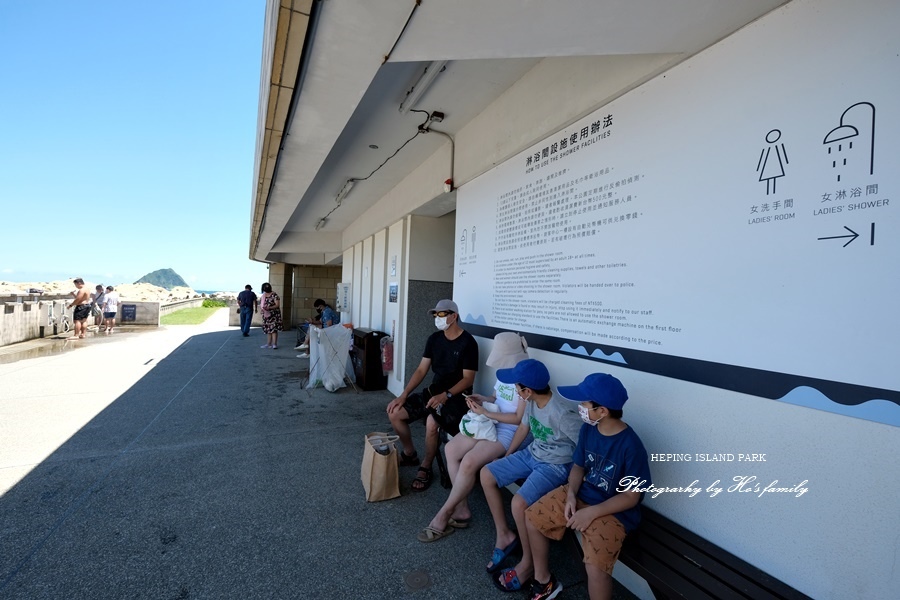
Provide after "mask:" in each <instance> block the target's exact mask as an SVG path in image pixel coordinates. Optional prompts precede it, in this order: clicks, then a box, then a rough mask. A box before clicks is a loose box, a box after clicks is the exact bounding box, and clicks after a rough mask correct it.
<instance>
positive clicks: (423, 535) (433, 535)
mask: <svg viewBox="0 0 900 600" xmlns="http://www.w3.org/2000/svg"><path fill="white" fill-rule="evenodd" d="M454 531H456V530H455V529H454V528H453V527H450V526H448V527H447V529H445V530H443V531H441V530H440V529H435V528H434V527H430V526H429V527H426V528H425V529H423V530H422V531H420V532H419V535H417V536H416V539H417V540H419V541H420V542H422V543H425V544H428V543H430V542H436V541H438V540H439V539H441V538H445V537H447V536H448V535H450V534H451V533H453V532H454Z"/></svg>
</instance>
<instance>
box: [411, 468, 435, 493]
mask: <svg viewBox="0 0 900 600" xmlns="http://www.w3.org/2000/svg"><path fill="white" fill-rule="evenodd" d="M432 477H433V474H432V472H431V467H419V472H418V473H416V478H415V479H413V482H412V486H411V487H412V491H414V492H424V491H425V490H427V489H428V488H430V487H431V479H432Z"/></svg>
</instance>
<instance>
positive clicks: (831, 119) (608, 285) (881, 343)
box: [454, 50, 900, 408]
mask: <svg viewBox="0 0 900 600" xmlns="http://www.w3.org/2000/svg"><path fill="white" fill-rule="evenodd" d="M723 52H727V50H726V51H723ZM719 58H720V60H719V61H717V62H711V63H710V64H706V62H705V61H704V60H703V59H702V57H700V58H698V59H697V60H695V61H694V65H693V68H691V69H684V68H680V67H678V68H676V69H674V70H672V71H671V72H669V73H668V74H667V77H666V78H665V79H663V78H657V79H655V80H653V81H651V82H649V83H648V84H645V85H644V86H642V87H641V88H639V89H638V90H635V91H633V92H630V93H628V94H626V95H625V96H622V97H621V98H619V99H617V100H615V101H614V102H612V103H610V104H608V105H606V106H604V107H603V108H601V109H599V110H598V111H596V112H595V113H593V114H591V115H589V116H587V117H585V118H583V119H582V120H580V121H578V122H576V123H574V124H572V125H571V126H569V127H566V128H565V129H563V130H561V131H559V132H557V133H555V134H553V135H551V136H549V137H547V138H546V139H544V140H543V141H541V142H540V143H538V144H536V145H534V146H533V147H531V148H529V149H528V150H526V151H524V152H522V153H521V154H519V155H517V156H515V157H513V158H511V159H509V160H507V161H506V162H504V163H502V164H500V165H498V166H497V167H495V168H494V169H492V170H491V171H488V172H487V173H485V174H483V175H481V176H480V177H478V178H476V179H475V180H473V181H471V182H469V183H467V184H466V185H464V186H462V187H461V188H460V190H459V192H458V196H457V224H456V234H457V240H458V243H457V247H456V257H455V261H456V262H455V270H456V273H455V281H454V298H455V299H456V300H457V302H458V303H459V305H460V307H462V309H463V316H464V320H466V322H470V323H473V324H477V325H483V326H486V327H487V328H490V329H496V330H512V331H519V332H523V333H528V332H531V333H534V334H539V335H541V336H547V337H549V338H551V339H554V340H557V341H558V342H559V346H558V348H555V350H558V351H561V352H575V353H578V352H582V353H585V354H591V355H592V356H594V357H599V358H601V359H605V360H611V361H617V362H620V363H623V364H628V362H629V361H628V354H627V351H628V350H634V351H642V352H651V353H654V354H659V355H666V356H672V357H679V358H684V359H690V360H698V361H707V362H712V363H717V364H724V365H729V366H738V367H745V368H749V369H755V370H762V371H772V372H777V373H787V374H792V375H795V376H800V377H806V378H814V379H819V380H826V381H837V382H842V383H846V384H852V385H855V386H866V387H871V388H875V389H876V391H877V390H887V391H889V392H891V393H894V394H895V395H896V392H897V390H900V370H898V369H897V368H896V366H895V364H894V363H895V362H896V356H897V352H896V348H897V340H898V339H900V318H898V317H897V309H896V305H897V298H898V297H900V277H898V276H897V267H896V264H897V259H898V258H900V235H898V234H900V231H898V225H900V206H898V205H900V197H898V194H897V191H898V189H900V170H898V169H896V168H895V166H894V165H893V162H892V161H894V160H895V159H894V158H893V157H896V156H898V155H900V116H898V108H897V103H896V97H897V95H898V94H897V93H898V92H900V89H898V87H900V84H898V83H897V82H900V73H898V72H897V70H898V68H897V63H896V61H887V62H886V64H885V65H883V69H882V70H879V68H875V67H873V69H871V70H865V71H864V72H860V71H859V70H858V69H857V70H855V71H854V70H852V69H851V70H848V71H847V73H852V77H853V78H854V81H853V85H849V82H848V85H847V89H849V90H856V91H855V92H848V93H847V94H837V93H830V94H821V95H820V94H815V93H814V92H815V90H816V86H815V85H813V84H812V83H813V82H810V81H808V80H807V79H805V77H806V75H808V74H804V77H800V76H797V74H796V73H794V72H792V71H790V70H789V69H787V68H786V67H785V66H784V65H781V66H780V67H778V68H777V69H776V68H773V70H772V72H771V81H770V82H769V84H770V85H768V86H758V85H756V84H755V83H754V82H753V81H752V80H751V79H749V78H741V77H740V70H741V68H740V64H739V63H740V61H747V60H748V58H747V57H746V56H744V55H736V56H735V57H734V60H735V61H736V62H734V63H732V62H729V61H722V60H721V57H719ZM845 59H846V60H848V61H850V64H852V60H853V59H852V57H845ZM707 62H708V61H707ZM720 64H728V65H729V68H730V69H731V68H732V67H734V68H735V69H736V71H735V72H733V71H731V70H729V71H728V73H730V74H731V75H730V79H728V81H720V79H721V76H722V72H721V70H720V69H721V67H720V66H718V65H720ZM735 65H737V66H735ZM716 69H719V70H716ZM779 69H780V71H779ZM887 72H891V73H893V76H892V77H887V76H886V74H885V73H887ZM828 73H830V71H828ZM828 73H826V72H825V71H823V72H822V74H821V78H822V79H823V81H822V82H821V83H822V89H828V88H831V87H833V86H831V85H830V84H829V82H828V81H825V79H826V77H830V75H828ZM870 73H881V74H880V75H878V77H874V76H872V75H870ZM849 76H850V75H848V77H849ZM870 79H871V80H870ZM713 80H715V81H717V82H718V83H717V84H716V85H710V84H709V81H713ZM857 80H858V81H857ZM798 82H803V85H800V84H799V83H798ZM842 87H843V86H842ZM771 89H779V90H780V91H779V93H778V94H772V93H771ZM697 90H702V91H703V93H702V94H699V93H698V92H697ZM735 106H741V107H746V109H742V110H741V111H736V110H733V107H735ZM729 107H731V108H729ZM738 113H739V114H738ZM585 346H587V347H588V348H589V349H588V350H584V347H585ZM579 348H581V350H579ZM590 348H593V350H592V349H590ZM875 397H876V398H878V397H884V396H878V395H877V394H876V395H875ZM895 408H896V407H895Z"/></svg>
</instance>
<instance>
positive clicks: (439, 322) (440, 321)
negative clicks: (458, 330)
mask: <svg viewBox="0 0 900 600" xmlns="http://www.w3.org/2000/svg"><path fill="white" fill-rule="evenodd" d="M434 326H435V327H437V328H438V329H440V330H441V331H445V330H446V329H447V328H448V327H450V326H449V325H447V317H435V318H434Z"/></svg>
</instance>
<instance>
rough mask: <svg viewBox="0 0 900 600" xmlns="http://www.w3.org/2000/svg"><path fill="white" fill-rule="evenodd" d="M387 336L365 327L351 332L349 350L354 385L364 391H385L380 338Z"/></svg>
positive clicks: (385, 378) (385, 379) (385, 382)
mask: <svg viewBox="0 0 900 600" xmlns="http://www.w3.org/2000/svg"><path fill="white" fill-rule="evenodd" d="M386 335H387V334H386V333H384V332H382V331H375V330H373V329H367V328H365V327H357V328H356V329H354V330H353V346H352V347H351V348H350V354H351V359H352V361H353V372H354V373H355V374H356V385H358V386H359V387H361V388H362V389H364V390H366V391H373V390H386V389H387V375H385V374H384V371H382V368H381V338H383V337H384V336H386Z"/></svg>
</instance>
